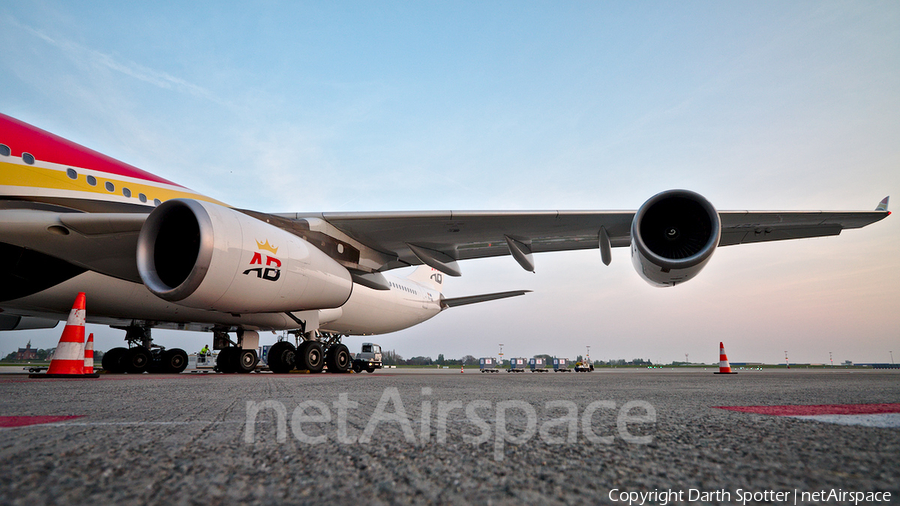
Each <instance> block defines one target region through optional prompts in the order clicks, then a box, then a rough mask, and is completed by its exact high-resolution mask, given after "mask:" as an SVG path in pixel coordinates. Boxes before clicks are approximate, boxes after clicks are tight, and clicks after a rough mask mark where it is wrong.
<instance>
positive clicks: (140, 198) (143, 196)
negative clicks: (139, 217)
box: [138, 193, 147, 204]
mask: <svg viewBox="0 0 900 506" xmlns="http://www.w3.org/2000/svg"><path fill="white" fill-rule="evenodd" d="M138 199H139V200H140V201H141V202H143V203H144V204H146V203H147V196H146V195H144V194H143V193H138Z"/></svg>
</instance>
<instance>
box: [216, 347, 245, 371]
mask: <svg viewBox="0 0 900 506" xmlns="http://www.w3.org/2000/svg"><path fill="white" fill-rule="evenodd" d="M239 352H240V351H239V348H225V349H223V350H221V351H220V352H219V356H218V357H216V370H217V371H219V372H221V373H225V374H231V373H233V372H236V371H237V365H238V363H237V362H238V357H237V354H238V353H239Z"/></svg>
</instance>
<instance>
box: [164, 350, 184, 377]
mask: <svg viewBox="0 0 900 506" xmlns="http://www.w3.org/2000/svg"><path fill="white" fill-rule="evenodd" d="M159 358H160V363H159V372H161V373H163V374H179V373H180V372H181V371H184V370H185V368H187V365H188V356H187V352H185V351H184V350H182V349H181V348H173V349H171V350H166V351H164V352H162V353H161V354H160V357H159Z"/></svg>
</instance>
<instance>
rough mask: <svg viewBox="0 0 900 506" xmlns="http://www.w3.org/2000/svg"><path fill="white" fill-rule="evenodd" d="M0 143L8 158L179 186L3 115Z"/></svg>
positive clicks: (0, 117) (0, 121)
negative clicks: (31, 159) (25, 157)
mask: <svg viewBox="0 0 900 506" xmlns="http://www.w3.org/2000/svg"><path fill="white" fill-rule="evenodd" d="M0 143H3V144H6V145H7V146H8V147H9V149H10V155H11V156H18V157H20V156H22V153H30V154H31V155H33V156H34V157H35V158H36V159H38V160H42V161H46V162H51V163H58V164H60V165H70V166H73V167H80V168H90V169H92V170H98V171H102V172H108V173H110V174H116V175H119V176H124V177H131V178H135V179H143V180H145V181H152V182H155V183H163V184H168V185H173V186H181V185H178V184H176V183H173V182H171V181H168V180H166V179H163V178H161V177H158V176H154V175H153V174H150V173H149V172H146V171H143V170H141V169H139V168H137V167H134V166H132V165H128V164H127V163H123V162H120V161H118V160H116V159H114V158H111V157H108V156H106V155H104V154H102V153H98V152H96V151H94V150H92V149H89V148H86V147H84V146H82V145H80V144H76V143H74V142H72V141H68V140H66V139H64V138H62V137H59V136H58V135H53V134H51V133H50V132H47V131H45V130H41V129H40V128H37V127H34V126H31V125H29V124H27V123H23V122H22V121H19V120H17V119H15V118H11V117H9V116H7V115H5V114H0Z"/></svg>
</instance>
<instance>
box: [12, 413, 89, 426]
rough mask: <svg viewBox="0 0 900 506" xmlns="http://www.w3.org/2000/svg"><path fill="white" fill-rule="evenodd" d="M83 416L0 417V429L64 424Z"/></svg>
mask: <svg viewBox="0 0 900 506" xmlns="http://www.w3.org/2000/svg"><path fill="white" fill-rule="evenodd" d="M82 417H84V415H69V416H0V427H25V426H28V425H40V424H42V423H55V422H64V421H66V420H74V419H75V418H82Z"/></svg>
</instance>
